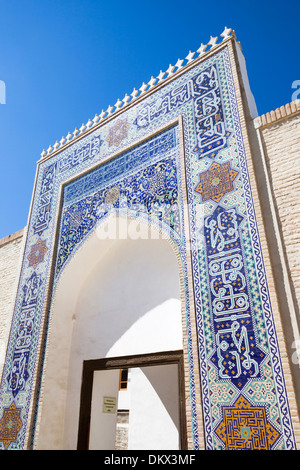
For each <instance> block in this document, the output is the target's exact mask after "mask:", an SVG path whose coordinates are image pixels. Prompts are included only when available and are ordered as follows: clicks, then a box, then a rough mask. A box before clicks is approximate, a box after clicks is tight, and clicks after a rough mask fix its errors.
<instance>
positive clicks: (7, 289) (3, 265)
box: [0, 230, 23, 374]
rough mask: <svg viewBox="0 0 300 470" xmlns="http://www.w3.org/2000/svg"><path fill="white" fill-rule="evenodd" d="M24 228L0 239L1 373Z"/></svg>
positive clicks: (0, 371)
mask: <svg viewBox="0 0 300 470" xmlns="http://www.w3.org/2000/svg"><path fill="white" fill-rule="evenodd" d="M22 239H23V230H20V231H18V232H16V233H14V234H13V235H11V236H7V237H5V238H2V239H1V240H0V373H1V374H2V369H3V364H4V360H5V353H6V346H7V340H8V336H9V330H10V325H11V319H12V312H13V305H12V304H13V302H14V300H15V295H16V287H17V286H16V282H17V276H18V270H19V259H20V254H21V247H22Z"/></svg>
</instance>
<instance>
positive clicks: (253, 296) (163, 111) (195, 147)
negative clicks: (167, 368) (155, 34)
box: [0, 45, 295, 449]
mask: <svg viewBox="0 0 300 470" xmlns="http://www.w3.org/2000/svg"><path fill="white" fill-rule="evenodd" d="M178 119H181V120H182V126H183V141H182V142H181V141H180V135H179V130H178V123H177V124H176V120H178ZM181 144H182V145H183V147H184V168H185V175H182V158H183V155H182V153H181V151H180V145H181ZM81 175H82V176H81ZM185 181H186V186H185ZM62 185H63V191H62V190H61V188H62ZM183 192H187V197H188V211H189V214H188V215H189V217H188V218H185V215H184V207H183V205H184V198H183ZM61 198H62V199H61ZM112 210H114V211H116V212H119V213H122V211H123V210H124V211H125V210H126V211H129V212H130V216H131V217H142V218H143V217H144V218H146V219H147V220H148V221H150V222H151V224H154V225H156V226H158V227H160V228H161V229H162V230H166V231H168V233H169V234H170V236H171V238H172V240H173V241H174V243H175V244H176V246H177V249H178V251H179V252H180V255H181V260H182V273H183V276H184V285H185V299H184V301H185V305H186V319H187V330H188V331H187V342H188V351H189V358H190V366H189V383H190V396H191V415H192V432H193V443H194V448H195V449H199V429H198V421H199V417H198V416H197V406H196V405H197V403H199V401H200V400H199V398H198V397H197V396H196V392H195V386H194V372H195V370H194V367H198V366H199V370H200V377H201V393H202V397H201V402H202V409H203V421H204V431H205V443H206V444H205V445H206V448H207V449H227V448H232V449H240V448H255V449H256V448H257V449H294V448H295V440H294V434H293V429H292V423H291V417H290V411H289V406H288V400H287V395H286V389H285V384H284V378H283V371H282V367H281V361H280V356H279V349H278V344H277V339H276V332H275V327H274V320H273V316H272V310H271V305H270V299H269V294H268V287H267V283H266V276H265V271H264V265H263V260H262V254H261V247H260V242H259V236H258V230H257V225H256V220H255V213H254V206H253V200H252V196H251V188H250V184H249V176H248V170H247V163H246V156H245V149H244V145H243V140H242V132H241V127H240V119H239V114H238V106H237V100H236V94H235V88H234V83H233V78H232V70H231V64H230V59H229V52H228V46H226V45H225V46H224V47H223V48H221V49H220V50H219V51H218V52H216V53H215V54H211V55H209V56H208V57H207V58H206V59H205V60H203V61H202V62H197V63H196V65H195V66H194V67H192V68H188V69H187V70H186V71H185V72H184V73H182V74H179V75H175V76H174V79H173V81H170V82H167V83H166V84H165V86H162V87H160V88H159V89H157V91H156V92H155V93H153V94H151V95H149V96H147V95H145V99H144V100H141V101H138V102H137V103H136V105H133V106H131V107H130V108H128V109H126V110H124V111H123V112H122V113H121V114H118V115H116V116H115V118H114V119H111V120H108V121H107V122H106V123H104V124H103V125H102V126H101V127H100V126H99V127H96V128H95V129H94V130H93V131H92V132H91V133H90V134H88V135H86V136H85V137H83V138H82V139H81V140H78V141H76V142H75V143H73V144H71V145H70V146H69V147H66V148H65V149H64V150H62V151H61V152H58V153H56V154H54V155H53V156H52V157H51V158H47V159H45V160H42V161H41V162H40V163H39V166H38V174H37V180H36V189H35V193H34V198H33V205H32V212H31V217H30V222H29V226H28V235H27V240H26V248H25V255H24V262H23V266H22V272H21V279H20V285H19V290H18V296H17V302H16V306H15V311H14V317H13V323H12V330H11V336H10V340H9V345H8V351H7V358H6V362H5V367H4V374H3V378H2V383H1V390H0V392H1V394H0V408H1V409H0V412H1V416H2V418H1V420H0V445H1V446H2V448H10V449H22V448H23V447H24V442H25V436H26V432H27V430H28V426H29V422H28V416H29V410H30V407H33V408H34V406H35V404H34V403H33V399H34V397H36V396H38V386H39V381H36V380H35V379H34V377H35V374H36V373H37V372H39V371H37V369H36V368H37V358H38V355H39V347H40V338H41V334H42V330H43V327H44V326H45V325H46V322H47V319H46V316H45V311H44V305H45V303H46V299H47V295H48V292H47V289H48V286H49V278H50V269H51V261H52V258H53V256H54V253H57V255H56V258H55V270H54V285H55V282H58V280H59V276H60V273H61V272H62V270H63V268H64V266H65V265H66V263H67V262H68V260H69V259H70V258H71V257H72V256H73V255H74V253H75V252H76V250H77V248H78V247H79V246H81V244H82V243H84V241H85V239H86V237H87V236H88V235H89V234H90V233H91V231H92V230H95V229H96V227H97V226H99V224H101V221H102V220H104V219H105V218H106V217H107V216H108V215H109V214H110V213H111V211H112ZM59 211H60V212H59ZM59 213H61V217H60V219H59V220H57V217H58V214H59ZM56 223H58V224H59V228H60V229H59V236H58V240H57V250H56V251H55V250H54V246H55V242H56V240H55V233H56ZM187 229H188V231H189V233H190V240H186V239H185V233H186V230H187ZM189 244H190V248H191V249H188V247H189ZM189 257H191V263H192V270H193V282H194V285H193V292H190V291H189V287H188V285H189V284H188V281H187V274H188V269H187V261H188V259H189ZM193 297H194V303H195V308H196V319H197V329H198V351H199V365H198V364H195V363H194V358H193V343H192V341H193V340H192V335H191V329H190V311H189V304H190V301H191V299H193ZM264 389H265V390H266V389H267V390H268V396H266V394H265V393H264V392H263V390H264ZM245 415H247V416H248V417H249V418H244V419H243V418H242V416H245ZM9 418H10V420H11V422H12V426H11V430H10V431H8V428H7V425H6V424H5V423H7V420H8V419H9ZM233 423H234V424H233ZM234 426H235V427H234ZM229 430H233V431H232V434H231V431H229ZM31 438H32V440H34V436H32V437H31Z"/></svg>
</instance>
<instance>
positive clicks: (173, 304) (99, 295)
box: [36, 234, 183, 449]
mask: <svg viewBox="0 0 300 470" xmlns="http://www.w3.org/2000/svg"><path fill="white" fill-rule="evenodd" d="M85 245H86V246H84V247H83V250H82V251H81V252H80V253H78V254H77V255H76V256H75V257H74V259H73V260H72V261H71V262H70V263H69V266H68V269H66V270H65V272H64V273H63V275H62V277H61V279H60V281H59V284H58V286H57V288H56V292H55V298H54V302H53V307H52V312H51V328H50V335H49V341H48V348H47V361H46V364H47V365H46V369H45V373H44V380H43V399H42V406H41V409H40V414H39V433H38V438H37V444H36V447H37V448H39V449H61V448H62V449H75V448H76V445H77V432H78V418H79V405H80V389H81V375H82V364H83V361H84V360H89V359H98V358H104V357H114V356H126V355H135V354H143V353H151V352H160V351H168V350H178V349H182V347H183V346H182V323H181V322H182V318H181V316H182V313H181V300H180V283H179V271H178V262H177V258H176V256H175V253H174V251H173V248H172V247H171V245H170V243H169V242H168V241H166V240H162V239H159V240H130V239H127V240H114V241H109V242H107V241H103V240H99V239H97V236H96V235H95V234H94V235H93V236H92V237H91V238H90V240H89V241H87V242H85ZM87 260H89V262H87Z"/></svg>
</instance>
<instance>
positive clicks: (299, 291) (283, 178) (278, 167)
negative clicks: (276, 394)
mask: <svg viewBox="0 0 300 470" xmlns="http://www.w3.org/2000/svg"><path fill="white" fill-rule="evenodd" d="M256 127H259V129H260V135H261V141H262V145H263V150H264V156H265V161H266V165H267V169H268V175H269V180H270V184H271V191H272V193H273V198H274V199H273V200H274V203H275V211H276V213H277V218H278V222H279V228H280V232H281V238H282V247H283V251H284V255H285V257H286V260H287V268H288V274H289V277H290V282H291V284H292V290H293V291H294V292H293V293H294V302H295V303H296V309H297V310H298V312H299V307H300V235H299V234H300V100H297V101H294V102H292V103H288V104H287V105H285V106H281V107H280V108H278V109H276V110H274V111H271V112H269V113H267V114H265V115H263V116H260V117H259V118H258V119H257V120H256Z"/></svg>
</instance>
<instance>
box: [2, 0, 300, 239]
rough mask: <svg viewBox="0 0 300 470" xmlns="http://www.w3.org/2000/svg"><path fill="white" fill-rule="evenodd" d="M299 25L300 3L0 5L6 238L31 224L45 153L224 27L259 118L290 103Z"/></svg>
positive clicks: (297, 74)
mask: <svg viewBox="0 0 300 470" xmlns="http://www.w3.org/2000/svg"><path fill="white" fill-rule="evenodd" d="M299 21H300V2H299V0H298V1H285V2H284V1H276V0H275V1H264V0H260V1H257V0H252V1H230V0H227V1H224V0H223V1H219V0H214V1H210V2H207V1H206V2H204V1H202V0H184V1H181V2H179V1H176V0H150V1H147V2H145V1H142V0H141V1H136V0H133V1H130V0H128V1H120V0H115V1H113V0H111V1H106V0H85V1H79V0H78V1H76V0H74V1H71V0H36V1H34V0H26V1H25V0H0V80H3V81H4V82H5V85H6V104H0V158H1V171H0V238H2V237H4V236H6V235H9V234H11V233H13V232H15V231H17V230H19V229H21V228H23V227H24V226H25V225H26V223H27V217H28V212H29V205H30V200H31V195H32V188H33V183H34V176H35V169H36V161H37V160H38V159H39V158H40V153H41V152H42V150H43V148H45V149H47V148H48V146H49V145H50V144H51V145H53V144H54V142H55V141H56V140H60V139H61V137H62V136H65V135H66V134H67V133H68V132H69V131H70V132H73V130H74V129H75V127H80V126H81V124H82V123H86V122H87V121H88V119H89V118H91V119H92V118H93V117H94V116H95V114H96V113H100V112H101V110H102V109H105V110H106V109H107V107H108V106H109V105H114V104H115V103H116V101H117V99H118V98H120V99H122V98H123V97H124V95H125V94H126V93H128V94H130V93H131V92H132V90H133V88H139V87H140V86H141V85H142V83H143V82H148V81H149V80H150V78H151V76H152V75H153V76H157V75H158V74H159V72H160V70H163V71H165V70H166V69H167V68H168V66H169V64H173V65H174V64H175V63H176V61H177V59H178V58H180V59H184V58H185V57H186V56H187V54H188V53H189V51H190V50H192V51H196V50H197V49H198V47H199V46H200V44H201V43H202V42H203V43H204V44H206V43H207V42H208V41H209V38H210V36H211V35H212V36H219V35H220V34H221V33H222V31H223V29H224V27H225V26H227V27H231V28H233V29H235V31H236V35H237V39H238V40H239V41H241V45H242V48H243V53H244V55H245V58H246V63H247V69H248V75H249V80H250V85H251V89H252V92H253V94H254V96H255V99H256V104H257V107H258V112H259V114H263V113H265V112H267V111H270V110H271V109H275V108H277V107H278V106H281V105H282V104H286V103H287V102H290V101H291V96H292V93H293V91H294V90H293V89H292V88H291V86H292V83H293V81H294V80H300V70H299V69H300V60H299V53H300V47H299V46H300V27H299V24H300V23H299Z"/></svg>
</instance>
